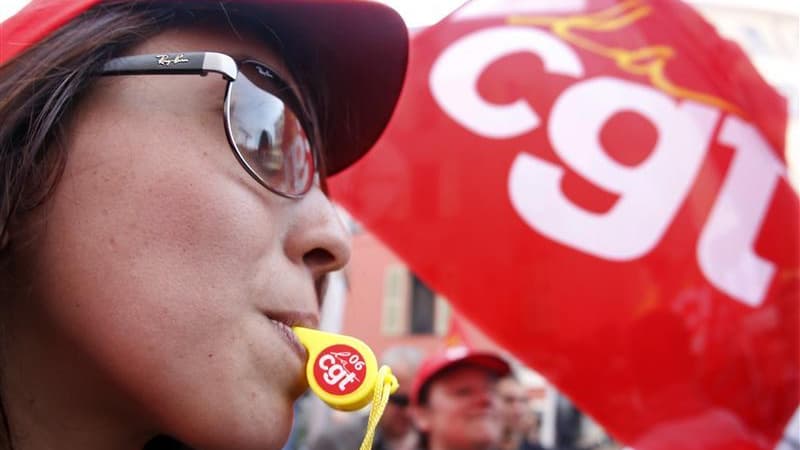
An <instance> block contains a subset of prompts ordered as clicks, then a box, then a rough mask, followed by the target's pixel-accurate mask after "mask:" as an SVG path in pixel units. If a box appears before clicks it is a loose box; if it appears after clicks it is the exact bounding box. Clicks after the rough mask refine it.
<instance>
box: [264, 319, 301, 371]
mask: <svg viewBox="0 0 800 450" xmlns="http://www.w3.org/2000/svg"><path fill="white" fill-rule="evenodd" d="M269 321H270V322H271V323H272V325H274V326H275V328H276V329H277V330H278V334H280V335H281V336H282V337H283V339H284V340H285V341H286V342H287V343H288V344H289V347H291V348H292V350H294V352H295V353H296V354H297V356H298V357H299V358H300V360H301V361H303V362H305V361H306V360H307V359H308V352H307V351H306V348H305V347H304V346H303V344H301V343H300V340H299V339H297V335H296V334H294V332H293V331H292V329H291V328H289V326H288V325H286V324H285V323H283V322H281V321H278V320H275V319H272V318H270V319H269Z"/></svg>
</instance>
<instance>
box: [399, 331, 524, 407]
mask: <svg viewBox="0 0 800 450" xmlns="http://www.w3.org/2000/svg"><path fill="white" fill-rule="evenodd" d="M457 365H459V366H460V365H469V366H473V367H479V368H484V369H486V371H487V372H490V373H492V374H493V375H496V376H498V377H502V376H505V375H508V373H509V372H511V367H510V366H509V365H508V363H507V362H506V360H504V359H503V358H501V357H500V356H498V355H496V354H494V353H490V352H483V351H477V350H474V349H472V348H470V347H468V346H466V345H458V346H455V347H447V348H445V349H444V350H443V351H440V352H438V353H434V354H433V355H431V356H430V357H428V358H427V359H426V360H425V361H423V362H422V364H421V365H420V368H419V370H418V371H417V375H416V377H415V378H414V382H413V384H412V385H411V401H412V402H413V403H415V404H419V394H420V392H421V391H422V389H423V388H424V387H425V386H426V385H428V383H429V382H430V381H431V380H432V379H433V378H434V377H435V376H436V375H437V374H439V373H442V371H444V370H445V369H448V368H450V367H454V366H457Z"/></svg>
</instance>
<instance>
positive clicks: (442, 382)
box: [411, 346, 510, 450]
mask: <svg viewBox="0 0 800 450" xmlns="http://www.w3.org/2000/svg"><path fill="white" fill-rule="evenodd" d="M509 371H510V368H509V366H508V363H507V362H506V361H505V360H504V359H502V358H501V357H500V356H498V355H495V354H493V353H488V352H478V351H474V350H472V349H470V348H468V347H466V346H457V347H450V348H447V349H446V350H444V351H442V352H439V353H436V354H434V355H432V356H431V357H430V358H428V359H427V360H425V361H424V362H423V363H422V366H421V367H420V370H419V372H418V373H417V378H416V379H415V380H414V386H413V387H412V392H411V397H412V403H413V405H414V409H413V412H414V422H415V424H416V426H417V428H418V430H419V431H420V445H419V448H420V449H422V450H495V449H498V448H499V444H500V437H501V432H502V426H503V423H502V418H501V415H500V411H499V408H498V402H497V395H496V392H495V387H496V383H497V380H498V379H499V378H500V377H503V376H505V375H507V374H508V373H509Z"/></svg>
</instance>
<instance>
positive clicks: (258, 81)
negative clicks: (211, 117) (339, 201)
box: [228, 62, 315, 196]
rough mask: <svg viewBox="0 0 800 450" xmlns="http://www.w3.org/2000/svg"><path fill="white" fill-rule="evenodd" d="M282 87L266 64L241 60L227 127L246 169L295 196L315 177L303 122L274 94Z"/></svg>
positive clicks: (282, 192) (300, 193) (274, 187)
mask: <svg viewBox="0 0 800 450" xmlns="http://www.w3.org/2000/svg"><path fill="white" fill-rule="evenodd" d="M280 89H281V87H280V85H279V84H276V82H275V81H273V79H272V73H271V72H270V71H269V69H267V68H265V67H264V66H262V65H260V64H258V63H255V62H245V63H242V64H241V66H240V69H239V76H238V77H237V79H236V81H234V82H233V83H232V85H231V91H230V94H229V95H230V97H229V101H230V105H229V107H230V112H229V114H230V115H229V121H230V123H229V124H228V126H229V127H230V133H231V137H232V139H233V141H234V143H235V145H236V148H237V150H238V155H239V158H240V159H241V160H242V162H243V163H244V164H245V165H246V167H247V168H248V170H249V171H250V172H251V173H252V174H254V175H255V176H256V177H257V178H259V179H260V181H261V182H262V183H263V184H265V185H266V186H267V187H268V188H270V189H272V190H273V191H277V192H279V193H281V194H287V195H290V196H297V195H302V194H304V193H306V192H307V191H308V190H309V189H310V188H311V185H312V184H313V182H314V175H315V168H314V157H313V151H312V149H311V143H310V142H309V139H308V136H307V135H306V133H305V130H304V129H303V126H302V122H301V121H300V119H299V118H298V117H297V115H296V114H295V113H294V111H292V109H291V108H290V107H289V106H287V105H286V103H285V102H284V101H283V100H282V99H281V98H279V97H278V96H277V95H275V94H273V93H272V92H276V91H278V90H280ZM283 89H285V88H283Z"/></svg>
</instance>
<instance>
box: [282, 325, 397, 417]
mask: <svg viewBox="0 0 800 450" xmlns="http://www.w3.org/2000/svg"><path fill="white" fill-rule="evenodd" d="M292 330H293V331H294V333H295V334H296V335H297V337H298V338H299V340H300V342H301V343H302V344H303V346H305V348H306V350H307V351H308V362H307V363H306V378H307V379H308V386H309V387H310V388H311V390H312V391H314V393H315V394H317V396H318V397H319V398H321V399H322V401H324V402H325V403H326V404H328V406H330V407H331V408H334V409H338V410H341V411H354V410H356V409H360V408H363V407H364V406H366V405H367V404H368V403H370V401H371V400H372V394H373V391H374V390H375V383H376V382H377V381H378V379H377V378H378V377H377V375H378V361H377V360H376V359H375V353H373V352H372V349H370V348H369V346H367V344H365V343H364V342H363V341H361V340H359V339H356V338H354V337H351V336H344V335H341V334H334V333H326V332H324V331H319V330H312V329H309V328H303V327H293V328H292ZM393 387H394V389H393V390H392V392H394V390H396V389H397V386H396V383H395V385H394V386H393Z"/></svg>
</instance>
